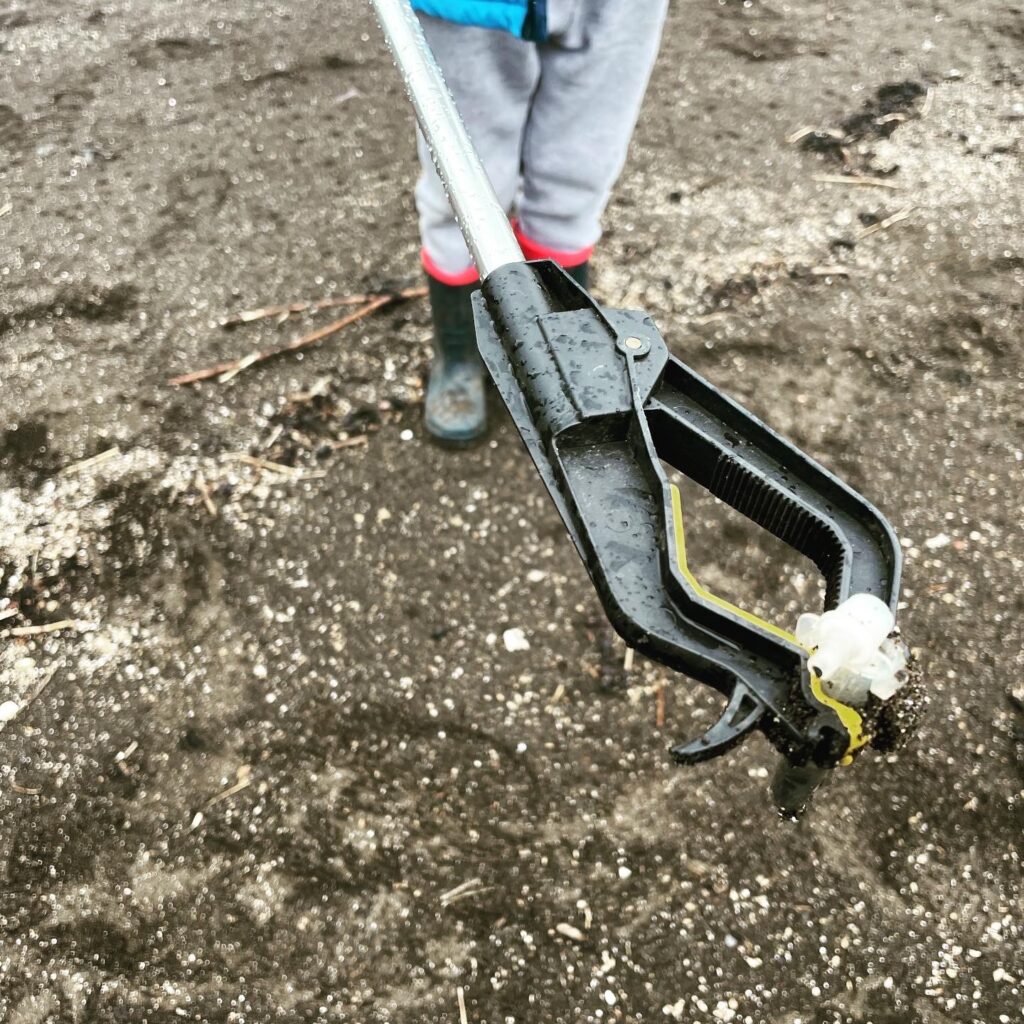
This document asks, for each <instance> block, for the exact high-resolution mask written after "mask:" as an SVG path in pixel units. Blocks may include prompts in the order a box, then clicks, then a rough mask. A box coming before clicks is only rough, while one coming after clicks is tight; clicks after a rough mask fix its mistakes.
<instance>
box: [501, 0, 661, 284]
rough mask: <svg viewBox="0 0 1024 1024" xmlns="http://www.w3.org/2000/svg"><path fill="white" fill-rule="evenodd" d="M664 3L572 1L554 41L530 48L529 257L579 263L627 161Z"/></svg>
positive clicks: (522, 219) (524, 241) (522, 214)
mask: <svg viewBox="0 0 1024 1024" xmlns="http://www.w3.org/2000/svg"><path fill="white" fill-rule="evenodd" d="M667 5H668V4H667V0H645V2H644V3H622V2H621V0H578V6H577V13H576V16H575V17H574V18H573V19H572V22H571V26H570V29H569V31H568V32H567V33H566V35H565V36H564V37H562V38H558V37H556V38H555V39H554V40H553V41H552V42H551V43H550V44H547V45H544V46H541V47H539V48H538V52H539V54H540V60H541V76H540V84H539V86H538V88H537V92H536V95H535V97H534V101H533V104H532V106H531V109H530V117H529V121H528V122H527V127H526V132H525V135H524V138H523V170H522V173H523V185H522V190H523V191H522V196H521V198H520V201H519V210H518V222H517V234H518V236H519V241H520V244H521V245H522V247H523V252H524V253H525V255H526V256H527V257H528V258H530V259H542V258H551V259H555V260H557V261H558V262H560V263H561V264H562V265H563V266H565V267H567V268H571V267H575V266H581V265H584V264H585V263H586V261H587V260H588V258H589V256H590V253H591V251H592V249H593V247H594V245H595V243H596V242H597V240H598V239H599V238H600V236H601V215H602V214H603V213H604V208H605V206H606V205H607V203H608V198H609V196H610V194H611V189H612V186H613V185H614V184H615V181H616V179H617V178H618V176H619V174H620V172H621V171H622V167H623V165H624V163H625V160H626V152H627V149H628V147H629V140H630V138H631V136H632V134H633V129H634V127H635V126H636V120H637V116H638V115H639V112H640V104H641V102H642V101H643V96H644V91H645V90H646V88H647V81H648V79H649V78H650V73H651V69H652V68H653V66H654V60H655V57H656V56H657V52H658V45H659V43H660V40H661V29H662V25H663V23H664V19H665V11H666V8H667Z"/></svg>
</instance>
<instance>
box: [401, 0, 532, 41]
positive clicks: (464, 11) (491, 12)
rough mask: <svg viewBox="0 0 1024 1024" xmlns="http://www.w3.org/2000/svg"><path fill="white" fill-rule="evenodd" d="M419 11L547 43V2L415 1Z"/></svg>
mask: <svg viewBox="0 0 1024 1024" xmlns="http://www.w3.org/2000/svg"><path fill="white" fill-rule="evenodd" d="M412 5H413V7H414V8H415V9H416V10H417V11H422V12H423V13H424V14H432V15H434V17H437V18H444V19H445V20H447V21H457V22H459V23H461V24H463V25H479V26H480V27H481V28H499V29H504V30H505V31H506V32H511V33H512V35H514V36H519V37H520V38H522V39H531V40H533V41H534V42H538V43H542V42H544V40H545V39H547V35H548V25H547V20H548V19H547V0H412Z"/></svg>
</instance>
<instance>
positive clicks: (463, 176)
mask: <svg viewBox="0 0 1024 1024" xmlns="http://www.w3.org/2000/svg"><path fill="white" fill-rule="evenodd" d="M370 2H371V4H372V5H373V8H374V10H375V11H376V14H377V20H378V21H379V22H380V27H381V29H382V30H383V32H384V38H385V39H386V40H387V43H388V46H389V47H390V49H391V54H392V56H393V57H394V58H395V64H396V65H398V70H399V72H401V75H402V79H403V81H404V82H405V88H406V92H408V94H409V99H410V100H412V105H413V109H414V110H415V111H416V120H417V121H418V122H419V125H420V130H421V131H422V132H423V136H424V138H425V139H426V140H427V146H428V147H429V148H430V153H431V156H432V157H433V160H434V166H435V167H436V168H437V173H438V174H439V175H440V177H441V181H442V183H443V184H444V188H445V191H446V192H447V194H448V201H449V202H450V203H451V205H452V210H453V211H454V212H455V219H456V221H457V222H458V225H459V229H460V230H461V231H462V237H463V238H465V240H466V245H467V246H469V251H470V252H471V253H472V255H473V262H474V263H475V264H476V269H477V272H478V273H479V274H480V277H481V278H485V277H487V275H488V274H490V273H491V271H492V270H497V269H498V267H503V266H505V265H506V264H507V263H522V262H523V260H524V256H523V251H522V249H520V248H519V243H518V242H517V241H516V237H515V235H514V234H513V233H512V228H511V227H510V226H509V222H508V217H507V215H506V212H505V210H504V209H502V206H501V204H500V203H499V202H498V197H497V196H496V195H495V194H494V188H493V186H492V185H491V182H490V179H489V178H488V177H487V172H486V171H485V170H484V167H483V164H482V163H481V162H480V157H479V156H478V155H477V152H476V150H475V149H474V148H473V143H472V142H471V141H470V139H469V135H468V134H467V132H466V126H465V125H464V124H463V123H462V118H461V117H459V112H458V109H457V108H456V106H455V101H454V100H453V99H452V95H451V93H450V92H449V91H448V86H447V85H446V84H445V81H444V76H443V75H442V74H441V69H440V68H439V67H438V66H437V61H436V60H435V58H434V55H433V53H432V52H431V50H430V47H429V46H428V45H427V40H426V39H425V38H424V35H423V29H422V28H421V27H420V23H419V21H418V19H417V18H416V15H415V13H414V12H413V9H412V7H411V5H410V3H409V0H370Z"/></svg>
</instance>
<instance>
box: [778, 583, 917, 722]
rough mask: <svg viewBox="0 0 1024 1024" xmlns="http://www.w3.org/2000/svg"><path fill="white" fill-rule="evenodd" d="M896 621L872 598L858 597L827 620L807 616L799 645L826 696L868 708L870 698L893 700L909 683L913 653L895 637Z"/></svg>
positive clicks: (830, 613)
mask: <svg viewBox="0 0 1024 1024" xmlns="http://www.w3.org/2000/svg"><path fill="white" fill-rule="evenodd" d="M895 625H896V619H895V617H894V616H893V613H892V612H891V611H890V610H889V606H888V605H886V604H885V603H884V602H883V601H880V600H879V599H878V598H877V597H874V596H873V595H871V594H854V595H853V596H852V597H849V598H847V599H846V600H845V601H844V602H843V603H842V604H840V605H839V606H837V607H836V608H833V609H831V610H830V611H827V612H825V613H824V614H823V615H812V614H805V615H801V616H800V618H799V619H798V620H797V624H796V638H797V641H798V642H799V643H800V644H801V645H803V646H804V647H806V648H807V649H808V650H809V651H810V652H811V656H810V658H809V659H808V664H809V666H810V669H811V671H812V672H814V673H815V674H816V675H817V676H818V677H819V678H820V679H821V682H822V686H823V688H824V689H825V692H826V693H828V694H829V696H831V697H834V698H835V699H836V700H840V701H842V702H843V703H844V704H851V705H854V706H858V705H863V704H864V703H865V702H866V701H867V699H868V695H869V694H873V695H874V696H875V697H878V698H879V700H888V699H889V698H890V697H891V696H892V695H893V694H894V693H895V692H896V691H897V690H898V689H899V688H900V686H901V685H902V684H903V677H901V675H900V673H901V672H902V670H903V669H904V668H905V667H906V664H907V649H906V647H905V646H904V644H902V643H901V642H900V641H899V640H897V639H895V638H890V636H889V634H890V633H891V632H892V631H893V627H894V626H895Z"/></svg>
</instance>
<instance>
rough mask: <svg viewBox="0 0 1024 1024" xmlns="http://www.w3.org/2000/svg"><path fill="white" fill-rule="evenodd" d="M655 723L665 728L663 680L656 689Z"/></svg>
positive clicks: (660, 727)
mask: <svg viewBox="0 0 1024 1024" xmlns="http://www.w3.org/2000/svg"><path fill="white" fill-rule="evenodd" d="M654 724H655V725H656V726H657V727H658V728H659V729H664V728H665V683H664V682H662V681H659V682H658V685H657V687H656V689H655V691H654Z"/></svg>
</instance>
